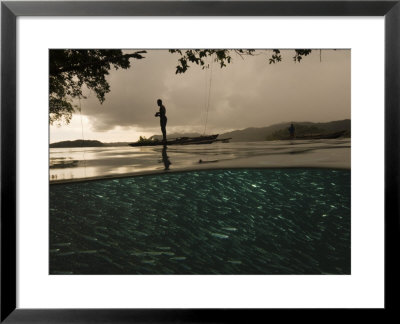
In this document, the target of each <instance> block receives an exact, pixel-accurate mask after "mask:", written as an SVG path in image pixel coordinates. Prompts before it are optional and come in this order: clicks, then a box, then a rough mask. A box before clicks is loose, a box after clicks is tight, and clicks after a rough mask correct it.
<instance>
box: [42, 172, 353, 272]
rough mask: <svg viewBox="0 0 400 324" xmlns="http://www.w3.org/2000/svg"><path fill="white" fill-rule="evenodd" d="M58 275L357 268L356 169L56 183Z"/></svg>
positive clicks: (53, 224) (53, 253)
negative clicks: (353, 251) (353, 228)
mask: <svg viewBox="0 0 400 324" xmlns="http://www.w3.org/2000/svg"><path fill="white" fill-rule="evenodd" d="M50 273H51V274H349V273H350V171H349V170H333V169H308V168H300V169H237V170H208V171H191V172H181V173H164V174H160V175H149V176H136V177H126V178H121V179H111V180H98V181H90V182H77V183H66V184H53V185H50Z"/></svg>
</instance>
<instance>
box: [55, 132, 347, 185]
mask: <svg viewBox="0 0 400 324" xmlns="http://www.w3.org/2000/svg"><path fill="white" fill-rule="evenodd" d="M199 160H202V163H199ZM166 161H168V162H169V163H171V164H170V165H168V168H169V170H168V172H172V171H180V170H199V169H210V168H216V169H217V168H220V169H221V168H238V167H240V168H243V167H244V168H269V167H321V168H326V167H328V168H347V169H349V168H350V139H336V140H309V141H273V142H268V141H264V142H233V143H220V142H218V143H213V144H206V145H176V146H169V147H168V148H167V149H166V150H165V151H163V148H162V147H161V146H153V147H130V146H127V147H104V148H103V147H101V148H98V147H89V148H88V147H86V148H52V149H50V181H60V180H61V181H62V180H69V179H82V178H96V177H108V176H110V177H112V176H121V175H127V174H131V175H134V174H142V173H155V172H165V171H166V170H165V169H166V164H165V162H166Z"/></svg>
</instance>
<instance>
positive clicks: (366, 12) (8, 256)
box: [0, 0, 400, 323]
mask: <svg viewBox="0 0 400 324" xmlns="http://www.w3.org/2000/svg"><path fill="white" fill-rule="evenodd" d="M18 16H384V17H385V308H384V310H376V311H377V312H375V313H374V314H377V316H379V317H380V316H383V315H387V314H388V313H389V312H394V311H396V307H397V306H398V305H397V303H396V300H397V299H396V297H395V296H396V294H397V293H398V288H399V285H398V283H399V279H398V277H399V275H398V266H396V259H397V258H398V255H399V246H400V244H399V243H400V242H399V232H400V221H399V207H400V203H399V202H398V201H399V198H400V196H399V155H400V145H399V127H400V123H399V121H400V114H399V108H400V65H399V62H400V0H395V1H123V2H119V1H101V2H100V1H86V2H85V1H82V2H80V1H78V2H77V1H70V2H68V1H4V2H3V1H2V3H1V318H0V321H1V322H3V321H4V322H5V323H31V322H35V323H89V322H90V323H97V322H101V323H131V322H134V323H142V322H191V323H194V322H234V321H238V320H240V319H246V321H245V322H253V321H252V320H251V319H252V317H253V316H256V317H258V316H261V318H263V317H264V316H265V315H266V314H265V312H267V311H268V310H239V309H235V310H227V309H213V310H210V309H208V310H204V309H202V310H199V309H198V310H195V309H147V310H145V309H96V310H94V309H17V308H16V299H17V293H16V288H17V287H16V270H17V269H16V210H17V209H16V207H17V206H16V191H17V187H16V163H17V157H16V127H17V125H16V81H17V80H16V54H17V53H16V36H17V34H16V32H17V31H16V19H17V17H18ZM366 54H368V55H373V54H371V53H366ZM371 59H373V57H371ZM269 311H270V312H274V311H276V310H269ZM294 311H297V314H304V311H301V310H294ZM314 311H315V310H314ZM382 312H384V313H382ZM306 314H308V312H306ZM296 316H298V315H296ZM306 316H309V314H308V315H306ZM325 316H326V315H325ZM367 316H368V317H371V316H373V315H372V313H370V312H369V313H368V315H367ZM264 319H265V320H266V317H264Z"/></svg>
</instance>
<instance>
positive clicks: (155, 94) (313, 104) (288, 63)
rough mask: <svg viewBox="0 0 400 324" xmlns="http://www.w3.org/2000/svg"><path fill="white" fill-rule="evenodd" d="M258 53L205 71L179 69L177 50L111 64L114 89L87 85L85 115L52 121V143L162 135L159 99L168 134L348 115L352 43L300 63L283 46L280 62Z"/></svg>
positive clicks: (313, 53) (84, 105)
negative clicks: (101, 97)
mask: <svg viewBox="0 0 400 324" xmlns="http://www.w3.org/2000/svg"><path fill="white" fill-rule="evenodd" d="M257 54H258V55H255V56H252V57H246V58H245V59H242V58H241V57H239V56H236V55H235V54H232V55H233V62H232V63H231V64H229V65H227V67H225V68H223V69H221V68H220V67H219V66H218V65H217V64H215V63H214V64H210V66H211V68H210V69H206V70H202V69H201V68H200V67H198V66H196V65H194V64H191V67H190V68H189V69H188V70H187V71H186V73H185V74H178V75H177V74H175V69H176V65H177V63H178V58H179V56H178V55H177V54H170V53H169V52H168V51H167V50H149V51H148V53H147V54H145V56H146V58H145V59H142V60H131V68H130V69H128V70H121V69H120V70H111V71H110V75H109V76H108V81H109V84H110V88H111V92H110V93H108V94H106V100H105V102H104V103H103V104H100V102H99V101H98V100H97V98H96V96H95V94H94V93H90V92H87V93H86V94H87V96H88V98H87V99H85V100H81V102H80V105H81V110H82V114H79V113H78V114H75V115H74V116H73V118H72V120H71V123H70V124H69V125H62V126H60V127H58V126H51V127H50V142H58V141H62V140H75V139H80V138H82V135H83V138H84V139H92V140H100V141H102V142H117V141H123V142H126V141H136V140H137V139H138V137H139V136H140V135H142V136H146V137H149V136H151V135H153V134H161V130H160V127H159V119H158V118H155V117H154V114H155V112H156V111H158V107H157V105H156V101H157V99H158V98H160V99H162V100H163V103H164V105H165V107H166V110H167V117H168V124H167V134H168V133H175V132H199V133H203V132H204V129H205V124H206V119H207V126H206V133H208V134H210V133H222V132H225V131H230V130H235V129H243V128H246V127H263V126H268V125H272V124H276V123H279V122H290V121H293V122H298V121H312V122H326V121H332V120H339V119H346V118H350V99H351V97H350V93H351V91H350V50H337V51H333V50H323V51H322V53H321V61H320V51H319V50H314V51H313V52H312V53H311V54H310V55H309V56H307V57H305V58H304V59H303V60H302V62H301V63H294V62H293V59H292V56H293V55H294V51H291V50H287V51H286V50H285V51H282V57H283V61H282V62H280V63H277V64H268V60H267V59H268V58H269V56H270V55H271V53H269V54H267V53H265V52H258V53H257ZM266 54H267V55H266ZM209 61H210V63H211V60H209ZM210 83H211V86H210ZM208 99H209V103H208ZM78 105H79V103H78ZM207 109H208V117H206V116H207Z"/></svg>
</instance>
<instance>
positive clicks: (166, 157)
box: [161, 145, 172, 170]
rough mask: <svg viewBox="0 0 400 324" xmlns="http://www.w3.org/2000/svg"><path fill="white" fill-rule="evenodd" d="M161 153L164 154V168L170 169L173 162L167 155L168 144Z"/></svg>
mask: <svg viewBox="0 0 400 324" xmlns="http://www.w3.org/2000/svg"><path fill="white" fill-rule="evenodd" d="M161 154H162V160H163V163H164V170H169V166H170V165H171V164H172V163H171V162H170V161H169V158H168V155H167V145H164V146H163V149H162V153H161Z"/></svg>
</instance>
